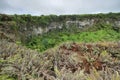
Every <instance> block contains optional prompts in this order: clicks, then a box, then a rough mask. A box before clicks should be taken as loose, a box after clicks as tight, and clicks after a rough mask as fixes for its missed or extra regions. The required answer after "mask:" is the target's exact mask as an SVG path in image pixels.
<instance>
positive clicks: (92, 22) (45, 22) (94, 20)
mask: <svg viewBox="0 0 120 80" xmlns="http://www.w3.org/2000/svg"><path fill="white" fill-rule="evenodd" d="M103 24H105V25H110V26H112V28H113V29H116V30H118V31H120V13H110V14H97V15H84V16H82V15H65V16H53V15H52V16H51V15H50V16H30V15H3V14H0V34H3V33H4V34H5V35H8V34H9V35H14V36H12V37H11V36H10V37H11V38H12V39H25V38H27V37H29V36H34V35H42V34H44V33H48V32H49V31H52V30H56V29H57V30H63V29H64V28H65V29H66V30H67V29H71V30H72V29H73V28H77V30H79V31H84V30H86V29H89V28H92V27H93V26H96V27H98V26H102V25H103ZM93 28H94V27H93ZM74 32H75V31H74ZM9 35H8V37H9Z"/></svg>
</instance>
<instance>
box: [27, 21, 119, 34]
mask: <svg viewBox="0 0 120 80" xmlns="http://www.w3.org/2000/svg"><path fill="white" fill-rule="evenodd" d="M99 23H101V24H106V25H111V26H112V27H113V28H114V29H120V20H115V21H114V20H105V21H104V22H101V21H96V20H95V19H87V20H82V21H80V20H75V21H72V20H69V21H65V22H63V23H59V22H52V23H50V24H49V25H48V26H46V27H45V28H42V27H41V26H39V27H36V26H33V27H32V30H31V31H32V34H33V35H40V34H43V33H47V32H49V31H51V30H55V29H64V28H69V29H70V28H71V27H77V28H78V29H80V30H83V29H85V28H89V27H92V26H94V25H96V24H99ZM25 30H26V31H27V30H28V29H27V28H25ZM30 34H31V33H30Z"/></svg>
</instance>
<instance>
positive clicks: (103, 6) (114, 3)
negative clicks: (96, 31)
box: [0, 0, 120, 15]
mask: <svg viewBox="0 0 120 80" xmlns="http://www.w3.org/2000/svg"><path fill="white" fill-rule="evenodd" d="M108 12H120V0H0V13H6V14H32V15H42V14H44V15H49V14H57V15H60V14H91V13H108Z"/></svg>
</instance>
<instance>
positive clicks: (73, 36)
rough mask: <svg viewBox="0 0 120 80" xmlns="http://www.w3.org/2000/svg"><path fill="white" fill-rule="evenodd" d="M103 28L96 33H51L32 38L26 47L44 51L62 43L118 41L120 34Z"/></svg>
mask: <svg viewBox="0 0 120 80" xmlns="http://www.w3.org/2000/svg"><path fill="white" fill-rule="evenodd" d="M108 27H109V26H107V28H103V29H100V30H96V31H86V32H79V33H72V32H68V31H52V32H49V33H46V34H43V35H41V36H34V37H31V38H30V39H29V41H28V42H27V43H26V46H27V47H29V48H31V49H36V50H38V51H40V52H41V51H45V50H47V49H49V48H52V47H54V46H57V45H58V44H60V43H63V42H68V41H70V42H85V43H89V42H104V41H119V40H120V32H117V31H115V30H113V29H110V28H108Z"/></svg>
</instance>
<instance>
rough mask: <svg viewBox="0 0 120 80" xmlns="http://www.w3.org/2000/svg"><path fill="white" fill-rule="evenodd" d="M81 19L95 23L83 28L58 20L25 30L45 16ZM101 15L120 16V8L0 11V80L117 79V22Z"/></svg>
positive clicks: (119, 61)
mask: <svg viewBox="0 0 120 80" xmlns="http://www.w3.org/2000/svg"><path fill="white" fill-rule="evenodd" d="M87 19H95V24H94V25H93V26H91V27H89V28H85V29H84V30H81V29H79V28H78V27H77V26H74V25H73V26H71V27H70V28H66V26H65V25H64V27H63V28H62V29H53V30H51V31H49V32H47V33H44V34H41V35H29V34H28V33H27V35H26V34H25V33H26V32H27V31H29V32H31V29H32V28H34V27H39V26H40V27H42V28H45V27H47V26H48V25H49V24H50V23H51V22H59V23H65V21H67V20H68V21H69V20H73V21H74V20H87ZM106 20H108V21H110V22H112V21H120V13H109V14H102V13H101V14H85V15H59V16H57V15H47V16H44V15H41V16H31V15H16V14H15V15H5V14H0V80H119V79H120V68H119V66H120V42H119V41H120V27H119V26H118V27H116V25H113V24H111V23H110V24H106V23H105V21H106ZM25 27H27V30H26V31H25V30H24V28H25ZM31 27H32V28H31ZM28 48H29V49H28ZM50 48H51V49H50ZM31 49H32V50H31Z"/></svg>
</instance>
